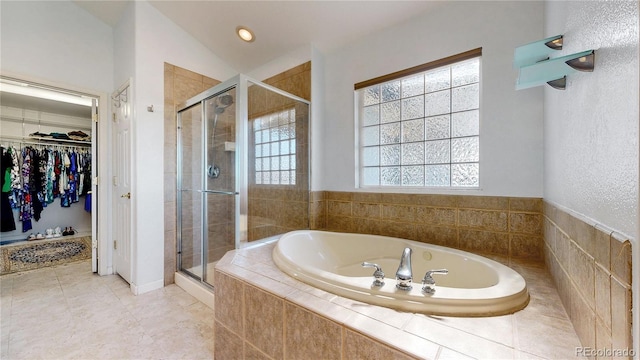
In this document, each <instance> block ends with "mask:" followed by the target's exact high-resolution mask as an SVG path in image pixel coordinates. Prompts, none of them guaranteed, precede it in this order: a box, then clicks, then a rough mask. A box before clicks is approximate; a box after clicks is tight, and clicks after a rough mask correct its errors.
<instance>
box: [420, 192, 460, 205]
mask: <svg viewBox="0 0 640 360" xmlns="http://www.w3.org/2000/svg"><path fill="white" fill-rule="evenodd" d="M460 198H461V196H458V195H436V194H414V196H413V200H412V201H413V202H414V203H415V204H416V205H425V206H433V207H444V208H457V207H458V204H459V202H460Z"/></svg>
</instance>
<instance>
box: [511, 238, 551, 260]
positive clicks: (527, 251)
mask: <svg viewBox="0 0 640 360" xmlns="http://www.w3.org/2000/svg"><path fill="white" fill-rule="evenodd" d="M509 236H510V238H511V244H510V254H509V256H511V257H515V258H525V259H530V260H542V256H543V254H542V244H543V241H542V239H541V237H540V236H529V235H519V234H512V235H509Z"/></svg>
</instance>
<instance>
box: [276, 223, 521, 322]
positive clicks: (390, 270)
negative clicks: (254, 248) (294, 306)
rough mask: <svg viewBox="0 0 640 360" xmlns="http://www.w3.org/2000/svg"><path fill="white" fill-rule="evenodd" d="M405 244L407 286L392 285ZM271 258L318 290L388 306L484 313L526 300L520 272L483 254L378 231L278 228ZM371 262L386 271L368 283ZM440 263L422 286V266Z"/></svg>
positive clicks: (506, 311) (510, 310)
mask: <svg viewBox="0 0 640 360" xmlns="http://www.w3.org/2000/svg"><path fill="white" fill-rule="evenodd" d="M406 247H409V248H411V249H412V250H413V255H412V260H411V262H412V269H413V289H411V290H410V291H405V290H399V289H397V288H396V279H395V274H396V270H397V269H398V265H399V263H400V257H401V255H402V251H403V250H404V249H405V248H406ZM273 260H274V262H275V263H276V265H277V266H278V268H280V269H281V270H282V271H284V272H285V273H287V274H288V275H290V276H292V277H294V278H296V279H298V280H300V281H303V282H305V283H307V284H310V285H312V286H314V287H317V288H320V289H322V290H325V291H328V292H331V293H334V294H336V295H340V296H344V297H347V298H351V299H354V300H359V301H362V302H365V303H369V304H374V305H380V306H385V307H389V308H394V309H399V310H405V311H411V312H421V313H426V314H434V315H449V316H492V315H503V314H509V313H513V312H515V311H518V310H521V309H523V308H524V307H525V306H527V304H528V302H529V293H528V291H527V286H526V282H525V280H524V279H523V278H522V276H520V274H518V273H517V272H515V271H514V270H512V269H510V268H509V267H507V266H504V265H502V264H500V263H497V262H495V261H493V260H490V259H487V258H485V257H482V256H479V255H475V254H471V253H468V252H465V251H460V250H456V249H451V248H447V247H442V246H437V245H431V244H424V243H420V242H417V241H410V240H403V239H397V238H391V237H385V236H376V235H362V234H345V233H335V232H325V231H314V230H301V231H293V232H289V233H287V234H284V235H282V237H280V239H279V240H278V243H277V244H276V247H275V249H274V251H273ZM365 261H366V262H371V263H377V264H379V265H380V266H381V267H382V270H383V271H384V273H385V275H386V278H385V284H384V285H383V286H381V287H380V286H373V285H372V283H373V280H374V278H373V276H372V274H373V272H374V270H375V269H373V268H365V267H362V265H361V264H362V262H365ZM433 269H447V270H449V273H448V274H447V275H434V276H433V278H434V279H435V281H436V287H435V288H436V291H435V293H433V294H425V293H423V292H422V284H421V281H422V278H423V276H424V274H425V273H426V272H427V271H428V270H433Z"/></svg>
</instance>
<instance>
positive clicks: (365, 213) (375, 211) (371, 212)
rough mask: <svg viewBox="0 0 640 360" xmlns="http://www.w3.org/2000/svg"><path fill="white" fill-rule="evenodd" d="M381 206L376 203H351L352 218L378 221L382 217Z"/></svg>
mask: <svg viewBox="0 0 640 360" xmlns="http://www.w3.org/2000/svg"><path fill="white" fill-rule="evenodd" d="M381 214H382V206H381V205H380V204H377V203H360V202H354V203H353V216H355V217H360V218H369V219H379V218H380V217H381V216H382V215H381Z"/></svg>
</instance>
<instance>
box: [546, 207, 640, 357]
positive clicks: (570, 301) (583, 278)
mask: <svg viewBox="0 0 640 360" xmlns="http://www.w3.org/2000/svg"><path fill="white" fill-rule="evenodd" d="M544 241H545V242H544V255H545V262H546V264H547V268H548V269H549V271H550V272H551V276H552V278H553V281H554V282H555V285H556V288H557V289H558V293H559V295H560V298H561V299H562V303H563V304H564V307H565V309H566V310H567V314H569V317H570V318H571V321H572V323H573V326H574V327H575V329H576V333H577V334H578V336H579V337H580V341H581V342H582V345H583V346H587V347H591V348H593V349H616V350H626V349H630V348H631V346H632V340H631V296H632V292H631V284H632V279H631V242H630V241H629V239H628V238H627V237H626V236H624V235H622V234H620V233H617V232H616V231H613V230H611V229H608V228H606V227H605V226H603V225H601V224H596V223H593V222H591V221H590V220H587V219H583V218H582V217H580V216H579V215H576V214H573V213H571V212H569V211H567V210H565V209H561V208H560V207H558V206H555V205H554V204H551V203H548V202H545V203H544Z"/></svg>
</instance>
